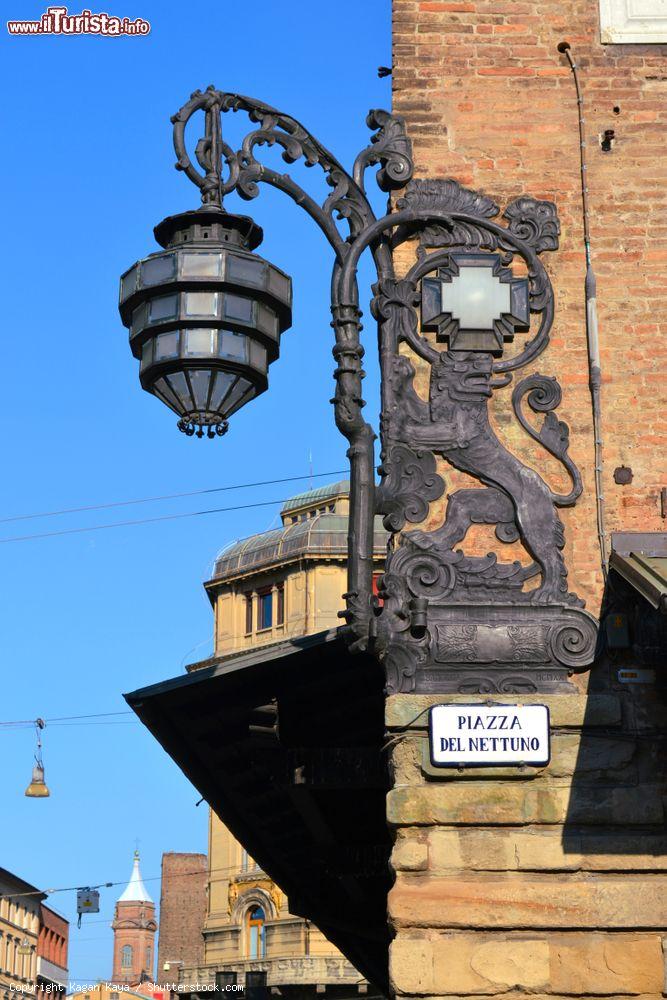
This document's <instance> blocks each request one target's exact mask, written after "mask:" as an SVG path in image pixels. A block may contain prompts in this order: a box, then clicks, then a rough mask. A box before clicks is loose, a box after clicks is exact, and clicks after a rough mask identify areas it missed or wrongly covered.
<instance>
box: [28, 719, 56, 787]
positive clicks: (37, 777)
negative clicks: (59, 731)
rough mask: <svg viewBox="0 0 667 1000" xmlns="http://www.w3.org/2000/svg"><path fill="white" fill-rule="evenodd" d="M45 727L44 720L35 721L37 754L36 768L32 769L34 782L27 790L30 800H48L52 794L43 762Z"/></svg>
mask: <svg viewBox="0 0 667 1000" xmlns="http://www.w3.org/2000/svg"><path fill="white" fill-rule="evenodd" d="M44 726H45V722H44V719H36V720H35V729H36V732H37V752H36V753H35V766H34V767H33V769H32V781H31V782H30V784H29V785H28V787H27V788H26V790H25V794H26V795H27V797H28V798H29V799H46V798H48V797H49V795H50V794H51V792H50V791H49V789H48V788H47V785H46V781H45V780H44V762H43V761H42V738H41V731H42V729H43V728H44Z"/></svg>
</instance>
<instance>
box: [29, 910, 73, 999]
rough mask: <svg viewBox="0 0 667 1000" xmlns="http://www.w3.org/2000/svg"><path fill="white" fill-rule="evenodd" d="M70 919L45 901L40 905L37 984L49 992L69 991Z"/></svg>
mask: <svg viewBox="0 0 667 1000" xmlns="http://www.w3.org/2000/svg"><path fill="white" fill-rule="evenodd" d="M68 945H69V921H67V920H65V918H64V917H61V916H60V914H59V913H56V912H55V910H52V909H51V908H50V907H49V906H45V905H44V903H40V907H39V936H38V939H37V986H38V987H39V988H40V989H41V990H42V991H46V992H48V993H66V992H67V974H68V973H67V949H68Z"/></svg>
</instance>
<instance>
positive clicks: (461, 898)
mask: <svg viewBox="0 0 667 1000" xmlns="http://www.w3.org/2000/svg"><path fill="white" fill-rule="evenodd" d="M389 915H390V918H391V920H392V922H393V923H394V925H395V926H398V927H400V926H410V927H470V926H474V927H479V928H484V927H486V928H491V927H498V928H507V929H511V928H520V927H522V928H535V927H541V928H547V927H560V928H579V927H590V928H600V927H606V928H618V929H625V928H633V929H642V928H645V929H653V928H654V929H657V930H661V929H664V927H665V926H667V876H665V875H650V876H648V875H647V876H642V875H632V876H630V875H625V876H616V875H585V874H582V875H573V874H566V875H539V876H532V877H531V876H530V875H472V874H469V875H467V876H465V877H461V876H457V875H450V876H444V875H443V876H435V875H401V874H399V875H398V876H397V879H396V883H395V885H394V887H393V888H392V890H391V892H390V894H389Z"/></svg>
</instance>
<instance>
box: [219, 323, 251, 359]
mask: <svg viewBox="0 0 667 1000" xmlns="http://www.w3.org/2000/svg"><path fill="white" fill-rule="evenodd" d="M218 354H219V355H220V356H221V357H222V358H229V359H230V361H247V360H248V338H247V337H246V336H245V334H243V333H234V331H233V330H220V343H219V345H218Z"/></svg>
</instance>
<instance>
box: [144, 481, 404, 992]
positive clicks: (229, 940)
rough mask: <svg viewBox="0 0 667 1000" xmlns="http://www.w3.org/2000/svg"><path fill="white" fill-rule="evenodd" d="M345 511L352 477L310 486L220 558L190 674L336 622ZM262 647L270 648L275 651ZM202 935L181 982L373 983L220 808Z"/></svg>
mask: <svg viewBox="0 0 667 1000" xmlns="http://www.w3.org/2000/svg"><path fill="white" fill-rule="evenodd" d="M348 511H349V483H348V482H347V481H341V482H336V483H333V484H330V485H328V486H323V487H320V488H318V489H313V490H309V491H307V492H305V493H300V494H298V495H297V496H294V497H292V498H291V499H289V500H288V501H287V502H286V503H285V504H284V506H283V508H282V510H281V512H280V516H281V520H282V525H281V526H280V527H278V528H274V529H270V530H268V531H264V532H262V533H260V534H257V535H252V536H250V537H249V538H244V539H242V540H240V541H237V542H234V543H232V544H230V545H228V546H227V547H226V548H224V549H223V550H222V551H221V552H220V553H219V555H218V557H217V558H216V560H215V564H214V569H213V574H212V577H211V579H210V580H209V581H208V582H207V583H206V584H205V588H206V591H207V593H208V596H209V598H210V601H211V604H212V606H213V609H214V614H215V640H214V656H213V657H212V658H210V659H208V660H205V661H202V662H199V663H194V664H191V665H190V666H189V667H188V668H187V669H188V672H189V673H191V674H196V673H197V672H199V671H202V672H205V671H206V670H207V669H212V670H220V669H221V668H222V669H225V667H226V665H227V664H230V665H231V664H232V663H237V662H238V667H236V668H235V669H238V670H240V672H241V673H244V671H243V667H242V664H243V662H244V659H245V656H247V655H248V654H250V655H251V656H252V657H255V651H257V650H259V651H260V652H261V651H262V650H265V655H266V656H268V657H271V656H272V655H278V657H280V655H281V652H280V651H281V650H282V649H283V647H289V646H290V644H295V645H294V648H298V646H299V644H300V641H301V640H304V638H305V637H309V636H313V635H315V634H316V633H319V634H322V633H324V632H326V631H330V632H331V631H332V630H334V629H336V628H338V627H339V626H340V624H341V619H340V618H339V616H338V613H339V611H340V610H341V609H342V608H343V607H344V601H343V597H342V595H343V593H344V591H345V589H346V583H347V575H346V566H347V529H348ZM386 543H387V533H386V532H385V530H384V529H383V527H382V522H381V519H380V518H377V519H376V524H375V546H374V551H375V555H374V558H375V563H376V566H375V579H377V577H379V575H380V574H381V572H382V569H383V566H384V556H385V553H386ZM265 647H274V648H275V651H276V652H275V654H274V653H273V652H272V650H271V648H267V649H265ZM193 679H194V678H193ZM275 712H276V708H275V705H273V704H268V705H265V706H263V708H262V709H261V710H260V713H259V716H258V718H257V727H256V730H257V733H258V736H259V738H260V739H261V734H260V733H259V731H260V730H261V729H262V727H266V733H267V738H268V739H270V738H271V728H272V726H273V723H274V722H275ZM262 713H263V714H262ZM240 794H241V795H243V794H244V793H243V792H240ZM267 808H269V809H270V806H269V804H267ZM306 861H307V859H306V858H304V859H303V863H304V864H305V863H306ZM162 892H163V895H162V919H163V920H164V919H166V916H165V905H166V903H165V901H166V900H167V899H168V894H165V886H164V884H163V889H162ZM203 935H204V960H203V965H197V966H196V967H193V966H192V965H190V964H189V963H188V959H187V954H186V953H185V950H184V953H183V955H182V956H176V955H174V956H173V957H174V958H178V957H182V961H179V962H177V963H174V962H173V961H172V962H169V963H168V968H169V974H170V975H171V974H172V973H173V970H175V969H176V968H178V970H179V971H178V978H179V980H180V981H181V982H182V983H188V982H199V983H206V982H209V983H215V982H217V983H218V984H219V986H220V987H222V986H223V984H231V983H233V982H237V983H238V984H239V985H244V986H245V987H246V988H247V989H248V990H249V993H250V994H251V995H260V994H262V990H263V989H264V988H265V989H266V990H269V991H271V992H272V993H274V994H276V995H280V996H284V997H286V996H292V997H295V998H296V997H298V998H299V1000H301V998H311V997H312V998H313V1000H315V998H316V997H317V998H326V997H330V998H336V1000H348V998H353V997H356V996H359V995H360V994H366V993H367V992H368V990H369V985H368V983H367V981H366V980H365V979H364V978H363V975H362V974H361V973H360V972H359V971H358V970H357V969H356V968H355V967H354V966H353V965H352V964H351V963H350V962H349V961H348V959H347V958H345V957H344V956H343V955H342V954H341V952H340V951H339V950H338V949H337V948H336V947H335V946H334V945H333V944H331V943H330V941H329V940H328V939H327V937H326V936H325V935H324V934H323V933H322V931H320V930H319V929H318V928H317V927H316V926H315V925H314V924H312V923H311V922H310V921H308V920H305V919H304V918H303V917H300V916H297V915H295V914H294V913H293V912H291V911H290V908H289V901H288V898H287V895H286V894H285V892H283V890H282V888H281V887H280V886H279V885H278V884H277V883H276V882H275V881H273V879H271V878H270V877H269V875H268V874H267V873H266V872H265V871H263V870H262V868H261V866H260V865H259V864H258V863H257V862H256V861H255V860H254V859H253V857H251V855H250V854H249V852H248V850H247V849H246V846H245V845H244V844H243V843H241V842H240V841H239V840H237V839H236V838H235V837H234V836H233V834H232V833H231V831H230V830H229V829H228V827H227V826H225V825H224V824H223V823H222V822H221V821H220V820H219V819H218V817H217V816H216V814H215V813H214V812H213V811H211V812H210V824H209V882H208V902H207V913H206V917H205V921H204V926H203ZM166 969H167V963H165V972H166ZM163 974H164V973H163V970H162V969H161V970H160V975H163ZM258 989H259V991H260V992H259V993H256V992H255V991H257V990H258ZM262 995H264V994H262Z"/></svg>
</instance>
